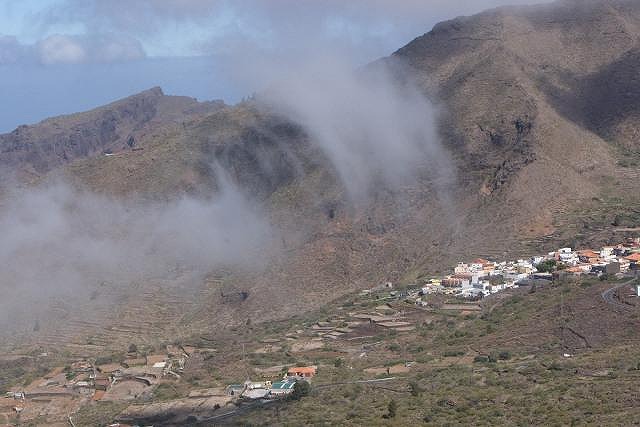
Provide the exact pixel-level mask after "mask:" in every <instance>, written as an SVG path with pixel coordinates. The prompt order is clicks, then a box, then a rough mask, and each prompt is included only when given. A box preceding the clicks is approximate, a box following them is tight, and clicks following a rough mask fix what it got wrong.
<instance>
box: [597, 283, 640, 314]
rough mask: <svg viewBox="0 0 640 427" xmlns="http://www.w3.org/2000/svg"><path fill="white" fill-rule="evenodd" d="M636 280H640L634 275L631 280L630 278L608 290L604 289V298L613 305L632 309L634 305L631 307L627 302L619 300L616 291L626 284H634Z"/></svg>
mask: <svg viewBox="0 0 640 427" xmlns="http://www.w3.org/2000/svg"><path fill="white" fill-rule="evenodd" d="M636 280H639V279H638V278H637V277H634V278H633V279H631V280H628V281H626V282H624V283H620V284H618V285H616V286H614V287H613V288H610V289H607V290H606V291H604V292H603V293H602V299H603V300H604V301H605V302H606V303H607V304H609V305H611V306H613V307H618V308H622V309H625V310H631V308H632V307H630V306H629V305H627V304H624V303H622V302H620V301H618V300H617V299H616V297H615V294H616V291H617V290H618V289H620V288H623V287H625V286H628V285H630V284H632V283H633V282H635V281H636Z"/></svg>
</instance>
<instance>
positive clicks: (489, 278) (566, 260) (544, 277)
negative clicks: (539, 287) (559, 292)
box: [410, 238, 640, 304]
mask: <svg viewBox="0 0 640 427" xmlns="http://www.w3.org/2000/svg"><path fill="white" fill-rule="evenodd" d="M638 270H640V238H634V239H628V240H626V241H625V242H623V243H620V244H617V245H614V246H605V247H602V248H600V249H599V250H593V249H581V250H573V249H572V248H560V249H558V250H556V251H553V252H549V253H548V254H546V255H537V256H533V257H531V258H529V259H519V260H516V261H497V262H494V261H488V260H486V259H480V258H479V259H476V260H473V261H472V262H470V263H465V262H460V263H458V265H457V266H456V267H455V268H454V271H453V274H451V275H447V276H445V277H442V278H438V279H431V280H428V281H427V282H426V283H425V285H424V287H422V289H421V290H420V291H419V292H413V293H411V294H410V295H411V296H412V297H416V300H415V301H416V303H417V304H428V302H427V301H428V299H425V298H422V296H423V295H429V294H434V293H436V294H437V293H443V294H447V295H456V296H459V297H462V298H467V299H480V298H482V297H486V296H489V295H491V294H494V293H496V292H500V291H501V290H504V289H508V288H512V287H514V286H519V285H530V284H532V283H538V284H545V282H546V283H548V282H551V281H552V280H554V279H562V280H564V279H568V278H570V277H572V276H573V277H577V276H581V275H594V276H598V277H600V276H602V275H610V276H613V275H617V274H624V273H627V272H629V271H638Z"/></svg>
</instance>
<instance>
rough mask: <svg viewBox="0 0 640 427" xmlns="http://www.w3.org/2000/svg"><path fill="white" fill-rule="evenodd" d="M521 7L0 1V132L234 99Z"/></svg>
mask: <svg viewBox="0 0 640 427" xmlns="http://www.w3.org/2000/svg"><path fill="white" fill-rule="evenodd" d="M530 1H532V0H511V1H508V0H467V1H464V2H462V1H455V0H454V1H452V0H349V1H345V0H0V93H2V95H3V100H4V103H3V107H2V108H3V110H2V111H1V113H2V114H0V132H6V131H9V130H11V129H13V128H15V127H16V126H18V125H20V124H24V123H34V122H37V121H39V120H42V119H44V118H46V117H49V116H52V115H59V114H66V113H72V112H76V111H82V110H85V109H88V108H92V107H95V106H99V105H102V104H104V103H107V102H109V101H112V100H115V99H118V98H121V97H124V96H127V95H130V94H133V93H136V92H139V91H142V90H145V89H147V88H150V87H153V86H161V87H162V88H163V89H164V91H165V93H169V94H176V95H187V96H193V97H197V98H199V99H220V98H222V99H225V100H226V101H227V102H236V101H237V100H239V99H240V98H241V97H243V96H245V95H248V94H250V93H251V92H253V91H255V90H259V89H260V88H261V87H262V86H263V85H265V84H267V83H268V80H269V78H271V77H272V76H273V73H265V76H264V77H263V76H260V75H259V71H260V70H261V69H262V68H264V69H265V70H266V69H270V70H273V69H274V64H278V65H280V66H284V65H288V64H292V63H295V62H300V61H304V60H305V58H308V57H309V56H310V55H314V54H317V53H323V52H324V53H327V52H330V53H332V54H336V53H339V54H340V55H342V56H344V57H346V58H349V60H350V61H351V62H353V64H354V65H359V64H363V63H366V62H368V61H371V60H374V59H376V58H378V57H380V56H384V55H388V54H389V53H391V52H393V51H394V50H395V49H397V48H399V47H401V46H403V45H404V44H406V43H407V42H409V41H410V40H411V39H413V38H414V37H416V36H419V35H421V34H423V33H425V32H427V31H429V29H430V28H431V27H432V26H433V25H434V24H435V23H437V22H439V21H441V20H444V19H448V18H452V17H455V16H458V15H468V14H472V13H476V12H478V11H481V10H483V9H485V8H488V7H494V6H498V5H501V4H513V3H520V4H522V3H528V2H530ZM246 70H251V73H246ZM249 76H250V77H249Z"/></svg>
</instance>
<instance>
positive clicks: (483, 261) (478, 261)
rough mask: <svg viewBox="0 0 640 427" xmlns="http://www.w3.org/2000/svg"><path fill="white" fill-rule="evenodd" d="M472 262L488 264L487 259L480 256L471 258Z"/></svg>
mask: <svg viewBox="0 0 640 427" xmlns="http://www.w3.org/2000/svg"><path fill="white" fill-rule="evenodd" d="M473 264H482V265H484V264H489V261H487V260H486V259H482V258H477V259H474V260H473Z"/></svg>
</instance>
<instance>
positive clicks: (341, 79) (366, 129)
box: [263, 57, 452, 199]
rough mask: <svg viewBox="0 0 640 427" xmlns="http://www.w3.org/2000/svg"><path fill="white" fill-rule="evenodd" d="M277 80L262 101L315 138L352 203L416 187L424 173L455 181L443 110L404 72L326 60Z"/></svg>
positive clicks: (380, 65) (280, 74) (286, 72)
mask: <svg viewBox="0 0 640 427" xmlns="http://www.w3.org/2000/svg"><path fill="white" fill-rule="evenodd" d="M273 75H274V76H278V77H277V80H276V81H277V82H278V83H276V84H274V85H273V86H272V87H271V88H270V89H269V90H268V91H266V92H265V94H264V96H263V98H264V100H265V101H266V102H267V103H269V104H270V105H271V106H273V107H275V108H276V109H278V110H279V111H280V112H281V113H283V114H285V115H287V116H288V117H290V118H291V119H292V120H294V121H295V122H297V123H299V124H301V125H302V126H303V127H304V128H305V129H306V130H307V131H308V132H309V134H310V135H311V137H312V139H313V140H314V142H315V143H316V144H318V145H319V146H320V148H321V149H322V150H323V151H324V153H325V154H326V155H327V157H328V158H329V159H330V161H331V162H332V164H333V166H334V167H335V170H336V171H337V173H338V175H339V177H340V178H341V180H342V182H343V184H344V186H345V187H346V189H347V191H348V193H349V195H350V196H351V197H352V198H356V199H357V198H361V197H363V196H367V195H368V194H369V193H370V192H371V191H372V190H374V189H375V188H379V187H380V186H385V187H387V188H390V189H397V188H399V187H401V186H403V185H408V184H412V183H415V180H416V178H417V176H418V174H419V173H420V170H422V169H424V168H425V167H427V168H429V169H430V173H431V174H432V176H434V177H435V176H444V175H447V176H448V175H449V174H450V172H451V170H452V169H451V167H450V159H449V156H448V155H447V153H446V150H445V149H444V148H443V146H442V144H441V142H440V138H439V137H438V133H437V125H436V120H437V109H436V108H435V107H434V106H433V105H432V104H431V102H430V101H429V100H428V99H427V98H426V97H425V95H424V94H423V92H422V91H421V90H420V89H419V88H418V87H417V86H416V85H415V84H413V83H412V82H411V81H409V80H407V78H406V77H407V76H406V75H403V74H402V73H401V72H400V68H399V67H398V68H396V67H395V66H389V65H385V64H383V63H378V64H375V65H373V66H370V67H367V68H365V69H355V68H354V67H353V66H352V64H350V63H349V62H348V61H344V60H341V59H339V58H335V57H323V58H316V59H313V60H309V61H305V62H304V64H303V65H299V66H292V67H290V68H288V69H287V70H282V69H279V70H278V71H277V72H274V73H273Z"/></svg>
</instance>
